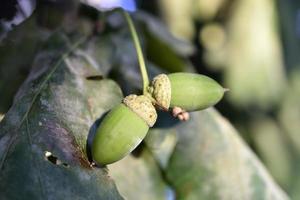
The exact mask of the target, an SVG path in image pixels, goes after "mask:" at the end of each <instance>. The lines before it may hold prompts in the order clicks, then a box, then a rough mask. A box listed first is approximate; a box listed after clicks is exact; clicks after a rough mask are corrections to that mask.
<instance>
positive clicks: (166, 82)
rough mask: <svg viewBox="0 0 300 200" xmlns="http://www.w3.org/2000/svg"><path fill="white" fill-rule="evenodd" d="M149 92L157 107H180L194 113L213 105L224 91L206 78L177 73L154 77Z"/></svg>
mask: <svg viewBox="0 0 300 200" xmlns="http://www.w3.org/2000/svg"><path fill="white" fill-rule="evenodd" d="M149 91H150V92H151V93H152V96H153V98H154V99H155V100H156V102H157V103H158V105H159V106H161V107H163V108H165V109H169V107H172V108H173V107H180V108H182V109H184V110H186V111H196V110H202V109H205V108H208V107H210V106H213V105H215V104H216V103H217V102H218V101H220V100H221V99H222V97H223V95H224V92H225V91H226V89H224V88H223V87H222V86H220V85H219V84H218V83H217V82H216V81H215V80H213V79H211V78H209V77H207V76H204V75H200V74H193V73H183V72H179V73H172V74H168V75H166V74H160V75H158V76H156V77H155V78H154V79H153V81H152V85H151V86H150V88H149Z"/></svg>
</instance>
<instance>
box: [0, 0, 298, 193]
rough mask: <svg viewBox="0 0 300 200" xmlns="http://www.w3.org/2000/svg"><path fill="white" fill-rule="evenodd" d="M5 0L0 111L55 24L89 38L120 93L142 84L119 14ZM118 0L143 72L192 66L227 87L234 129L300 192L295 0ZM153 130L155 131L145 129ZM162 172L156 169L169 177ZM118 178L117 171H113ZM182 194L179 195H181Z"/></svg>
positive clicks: (68, 1)
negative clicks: (129, 14)
mask: <svg viewBox="0 0 300 200" xmlns="http://www.w3.org/2000/svg"><path fill="white" fill-rule="evenodd" d="M5 2H7V3H3V4H2V2H1V12H0V14H1V15H0V19H1V24H0V25H1V26H0V28H1V35H0V40H1V41H0V44H1V46H0V114H1V116H2V117H3V116H4V115H5V113H6V112H7V111H8V110H9V108H10V107H11V106H12V105H13V97H14V95H15V94H16V92H17V90H18V88H19V87H20V85H21V84H22V83H23V81H24V80H25V78H26V77H27V76H28V74H29V72H30V69H31V66H32V63H33V60H34V57H35V56H36V54H37V52H38V51H39V49H40V47H41V44H42V43H44V42H45V41H46V40H47V39H48V38H49V37H50V36H51V35H52V34H53V33H55V32H57V31H58V30H59V31H61V30H63V31H65V32H66V33H68V35H69V36H70V37H71V38H77V37H78V35H96V36H97V38H96V39H94V42H91V43H89V44H87V45H86V46H85V51H86V52H88V54H89V55H92V56H94V57H95V59H94V60H95V62H96V63H98V64H99V63H100V65H101V70H102V72H103V74H105V75H106V76H107V77H110V78H112V79H114V80H115V81H116V82H118V83H119V85H120V87H121V88H122V91H123V93H124V95H126V94H129V93H132V92H136V91H140V85H141V84H140V82H141V80H140V76H139V71H138V65H137V61H136V57H135V50H134V48H133V45H132V42H131V39H130V35H129V32H128V29H127V27H126V24H125V22H124V20H123V19H122V16H121V15H120V14H118V12H115V11H107V13H108V14H107V13H104V10H106V8H103V7H101V6H98V5H97V1H96V0H95V1H92V0H90V1H82V2H81V3H80V2H78V1H72V0H63V1H60V2H56V1H51V0H43V1H39V3H37V2H35V1H34V0H31V1H26V2H25V1H5ZM120 2H121V1H120ZM134 4H135V5H134ZM106 6H107V5H106ZM119 6H122V7H123V8H125V9H127V10H130V11H133V18H134V20H135V22H136V26H137V30H138V33H139V35H140V38H141V41H142V45H143V49H144V52H145V57H146V59H147V66H148V71H149V74H150V76H151V77H153V76H154V75H155V74H157V73H159V72H176V71H190V72H198V73H201V74H205V75H207V76H210V77H212V78H214V79H215V80H217V81H218V82H220V83H221V84H222V85H223V86H224V87H226V88H229V89H230V91H229V92H228V93H226V95H225V98H224V99H223V100H222V101H221V102H220V103H219V104H217V105H216V106H215V107H216V109H217V110H218V111H219V112H220V113H221V114H222V115H223V116H225V117H226V118H227V119H228V121H229V122H230V123H231V124H232V125H233V126H234V127H235V128H236V129H237V130H238V134H239V135H240V136H241V137H242V139H243V140H244V141H245V142H246V143H247V145H248V146H249V147H250V148H251V149H252V151H253V152H254V153H255V154H256V155H257V156H258V157H259V159H260V160H261V161H262V162H263V164H264V165H265V166H266V168H267V169H268V171H269V172H270V174H271V175H272V177H273V178H274V179H275V181H276V183H278V184H279V186H280V187H281V188H282V189H283V190H284V191H285V192H286V193H287V194H288V195H289V196H290V197H291V199H300V190H299V188H300V170H299V169H300V68H299V67H300V1H297V0H184V1H183V0H155V1H154V0H153V1H142V0H136V1H135V2H134V1H123V3H122V4H120V5H119ZM97 9H98V10H97ZM99 9H100V11H99ZM16 16H17V17H16ZM74 19H75V20H74ZM97 46H98V47H97ZM111 46H113V47H114V48H111ZM97 55H101V56H99V57H98V56H97ZM166 118H168V117H166ZM195 118H196V117H195ZM200 118H201V117H200ZM204 118H205V117H204ZM163 119H164V117H162V118H161V123H160V124H159V125H158V128H161V127H163V128H165V127H167V128H169V126H171V125H172V124H176V123H178V122H177V121H176V122H173V121H172V120H170V119H166V121H168V120H169V121H168V122H167V123H164V120H163ZM201 120H204V119H201ZM166 124H167V125H166ZM169 124H171V125H169ZM200 126H201V125H200ZM159 131H160V130H159V129H157V130H154V131H153V135H154V136H155V135H156V133H157V134H159V133H158V132H159ZM155 137H156V136H155ZM155 137H153V138H151V137H150V138H148V144H149V143H150V145H149V146H150V149H151V147H153V145H154V146H155V145H157V144H156V143H157V141H156V143H155ZM165 137H167V138H168V140H166V141H168V142H165V143H164V144H162V145H165V146H166V149H168V147H170V146H172V141H173V140H175V139H174V137H173V136H172V134H171V135H168V136H165ZM200 139H201V138H200ZM159 140H162V139H161V137H159ZM191 140H192V139H191ZM153 141H154V142H153ZM146 143H147V142H146ZM151 143H152V144H151ZM186 145H189V143H187V144H186ZM161 149H164V147H162V146H160V145H158V146H155V148H153V152H155V151H158V152H159V153H158V154H159V156H161V155H162V154H163V153H165V154H168V150H164V151H161ZM135 153H136V154H139V152H138V151H137V152H135ZM144 154H145V153H144ZM154 154H155V153H154ZM147 156H148V154H147V153H146V157H147ZM130 159H132V158H130ZM147 159H148V158H147ZM162 160H164V159H162ZM161 162H162V163H161V165H162V166H164V165H166V163H165V161H161ZM183 162H184V161H183ZM129 163H131V164H128V163H127V164H126V165H127V166H129V167H130V168H133V169H134V168H136V167H137V166H136V165H140V164H139V163H135V162H134V161H131V162H130V161H129ZM147 165H148V164H147ZM221 165H222V164H221ZM117 168H118V166H116V167H115V169H116V170H115V171H118V170H117ZM137 168H138V167H137ZM154 168H155V167H154ZM162 168H163V167H162ZM113 169H114V167H112V171H113ZM138 169H140V170H141V171H143V170H146V169H144V168H138ZM171 171H172V169H171ZM155 173H156V172H155ZM170 173H171V172H170ZM174 173H175V172H174ZM150 174H151V173H150ZM166 174H167V175H163V176H169V177H172V173H171V175H170V174H169V175H168V173H166ZM148 175H149V174H148ZM118 176H121V175H120V174H118V173H117V172H116V173H115V178H116V179H118ZM129 176H130V174H129ZM132 176H134V175H132ZM149 176H150V175H149ZM174 176H175V175H174ZM141 177H142V176H141ZM175 177H176V176H175ZM143 178H145V179H147V178H149V177H148V176H146V175H145V176H143ZM120 179H122V178H120ZM171 179H172V178H169V179H168V180H169V181H170V180H171ZM225 179H226V178H225ZM120 182H122V181H120ZM122 184H124V185H126V184H128V183H127V182H126V183H121V185H122ZM178 184H179V185H180V183H178ZM117 185H118V183H117ZM170 185H172V184H170ZM156 186H157V187H160V185H156ZM173 186H174V185H173ZM120 187H122V186H120ZM162 187H163V186H162ZM174 187H175V188H176V186H174ZM152 189H153V188H152ZM140 190H143V189H140ZM187 190H189V189H186V190H184V191H187ZM124 191H125V190H124ZM126 192H128V191H125V192H124V193H126ZM129 193H130V191H129V192H128V193H127V195H128V194H129ZM145 193H147V191H145ZM174 193H177V195H178V192H174V191H173V190H172V189H169V190H168V194H167V198H169V199H172V198H174V196H175V195H174ZM179 193H180V192H179ZM129 196H130V194H129ZM179 196H180V195H179ZM181 197H182V199H185V198H184V192H183V196H181ZM153 198H154V197H153ZM145 199H146V198H145ZM187 199H188V198H187ZM190 199H193V198H192V197H190ZM194 199H196V198H194ZM207 199H214V198H208V197H207ZM241 199H243V198H241ZM244 199H248V198H244ZM262 199H264V198H262ZM271 199H272V198H271ZM279 199H280V198H279Z"/></svg>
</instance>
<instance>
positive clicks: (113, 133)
mask: <svg viewBox="0 0 300 200" xmlns="http://www.w3.org/2000/svg"><path fill="white" fill-rule="evenodd" d="M156 118H157V113H156V110H155V108H154V106H153V105H152V102H151V100H150V99H149V98H148V97H146V96H143V95H141V96H137V95H129V96H127V97H125V98H124V100H123V103H121V104H119V105H118V106H116V107H115V108H113V109H112V110H111V111H110V112H109V113H108V114H107V115H106V116H105V117H104V119H103V121H102V123H101V124H100V126H99V127H98V129H97V131H96V135H95V138H94V140H93V143H92V157H93V160H94V161H95V162H96V163H97V164H99V165H107V164H111V163H113V162H116V161H118V160H120V159H122V158H123V157H125V156H126V155H128V154H129V153H130V152H131V151H133V150H134V149H135V148H136V147H137V145H138V144H140V142H141V141H142V140H143V139H144V137H145V136H146V134H147V132H148V130H149V127H152V126H153V125H154V123H155V121H156Z"/></svg>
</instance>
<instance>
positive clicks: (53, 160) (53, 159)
mask: <svg viewBox="0 0 300 200" xmlns="http://www.w3.org/2000/svg"><path fill="white" fill-rule="evenodd" d="M45 158H46V160H48V161H49V162H51V163H52V164H54V165H62V166H64V167H69V165H68V164H67V163H64V162H62V161H61V160H59V159H58V158H57V157H56V156H54V155H53V154H52V153H51V152H49V151H45Z"/></svg>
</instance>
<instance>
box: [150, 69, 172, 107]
mask: <svg viewBox="0 0 300 200" xmlns="http://www.w3.org/2000/svg"><path fill="white" fill-rule="evenodd" d="M152 87H153V94H152V95H153V97H154V98H155V100H156V101H157V102H159V104H160V106H162V107H164V108H166V109H169V107H170V102H171V82H170V79H169V77H168V76H167V75H166V74H159V75H157V76H156V77H154V79H153V81H152Z"/></svg>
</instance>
